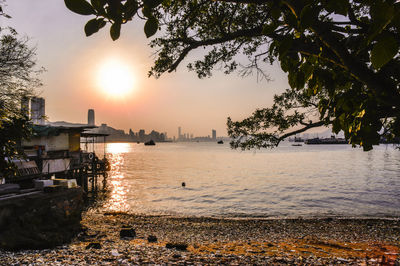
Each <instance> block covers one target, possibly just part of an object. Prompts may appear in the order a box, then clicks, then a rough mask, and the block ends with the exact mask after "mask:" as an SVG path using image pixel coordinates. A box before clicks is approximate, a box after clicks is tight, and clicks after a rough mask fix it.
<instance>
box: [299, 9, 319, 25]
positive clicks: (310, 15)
mask: <svg viewBox="0 0 400 266" xmlns="http://www.w3.org/2000/svg"><path fill="white" fill-rule="evenodd" d="M315 21H317V19H316V10H315V9H314V8H312V7H311V6H310V5H307V6H306V7H304V8H303V10H301V13H300V25H301V27H302V28H303V29H306V28H308V27H310V26H312V25H313V23H314V22H315Z"/></svg>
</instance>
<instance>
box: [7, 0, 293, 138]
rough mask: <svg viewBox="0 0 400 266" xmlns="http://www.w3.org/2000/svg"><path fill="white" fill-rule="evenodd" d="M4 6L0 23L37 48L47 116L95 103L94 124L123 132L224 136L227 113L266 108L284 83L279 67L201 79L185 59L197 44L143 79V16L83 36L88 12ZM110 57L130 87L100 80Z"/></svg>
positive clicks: (21, 1)
mask: <svg viewBox="0 0 400 266" xmlns="http://www.w3.org/2000/svg"><path fill="white" fill-rule="evenodd" d="M4 11H5V12H6V13H7V14H9V15H11V17H12V18H11V19H5V18H2V19H1V25H2V26H5V25H9V26H12V27H13V28H15V29H16V30H17V32H18V33H19V34H20V35H26V36H28V37H30V38H31V41H30V44H31V45H33V46H35V45H36V47H37V58H38V65H39V66H43V67H44V68H46V70H47V71H46V72H45V73H44V74H42V76H41V77H42V81H43V83H44V86H43V87H41V88H39V92H41V96H42V97H44V98H45V99H46V115H47V116H48V118H49V120H50V121H68V122H78V123H79V122H80V123H86V121H87V110H88V109H94V110H95V112H96V124H97V125H100V124H101V123H106V124H108V125H109V126H112V127H114V128H119V129H124V130H125V131H127V130H129V129H130V128H131V129H132V130H133V131H138V130H139V129H145V130H146V132H148V131H150V130H152V129H154V130H157V131H160V132H167V133H168V136H169V137H173V136H176V135H177V128H178V126H181V127H182V130H183V131H184V132H188V133H192V134H194V135H195V136H206V135H209V134H210V133H211V129H216V130H217V135H218V136H225V135H226V118H227V117H228V116H230V117H232V119H234V120H238V119H242V118H245V117H247V116H248V115H250V114H251V113H252V112H253V111H254V110H255V109H256V108H260V107H266V106H270V105H271V104H272V101H273V95H274V94H277V93H280V92H282V91H283V90H284V89H286V88H288V87H289V85H288V82H287V77H286V74H285V73H283V72H282V71H281V70H280V68H279V66H276V65H273V66H269V67H268V68H267V69H266V72H267V73H268V74H269V75H270V77H271V78H272V79H273V81H270V82H266V81H265V80H262V81H257V77H256V75H253V76H249V77H246V78H242V77H240V76H239V75H238V74H237V73H235V74H231V75H224V74H223V73H222V72H220V71H218V70H215V71H214V72H213V76H212V77H211V78H206V79H198V78H197V76H196V74H195V73H194V72H189V71H188V70H187V68H186V64H187V63H188V62H189V61H191V59H192V60H193V59H194V58H195V57H199V56H201V55H202V53H201V49H199V51H196V53H194V54H193V55H192V57H189V58H188V59H187V60H185V61H184V62H183V64H181V66H180V67H179V68H178V70H177V71H176V72H174V73H169V74H168V73H167V74H164V75H163V76H162V77H161V78H159V79H155V78H148V77H147V72H148V70H149V69H150V67H151V66H152V63H153V62H152V59H153V58H152V53H154V51H153V50H152V49H151V48H150V47H148V45H147V44H148V43H149V40H148V39H146V37H145V34H144V33H143V24H142V23H140V22H139V23H138V22H137V21H135V22H133V23H129V24H126V25H123V27H122V31H121V37H120V39H119V40H117V41H115V42H113V41H112V40H111V38H110V37H109V35H108V30H102V31H100V32H99V33H96V34H94V35H92V36H91V37H86V36H85V34H84V30H83V28H84V25H85V23H86V22H87V19H88V17H86V16H80V15H77V14H74V13H72V12H70V11H69V10H68V9H67V8H66V7H65V5H64V1H62V0H57V1H54V0H41V1H32V0H13V1H10V0H8V1H7V2H6V6H5V7H4ZM106 27H107V28H108V27H109V25H107V26H106ZM110 61H114V62H117V63H116V65H120V66H122V67H123V68H125V70H126V71H128V72H124V73H132V77H131V78H132V83H133V88H132V90H130V91H129V92H127V93H125V94H121V95H120V97H117V96H118V95H113V93H110V92H109V91H107V90H104V88H101V86H99V79H100V77H101V76H104V75H103V74H99V73H102V72H101V71H100V69H101V67H102V66H104V65H105V64H107V62H110ZM246 62H247V61H246V59H245V58H243V63H246ZM114 68H116V67H115V65H114V67H111V69H114ZM109 69H110V68H109ZM125 70H124V71H125ZM107 72H109V70H106V72H103V73H107ZM101 82H103V83H105V82H107V81H104V80H103V81H100V83H101Z"/></svg>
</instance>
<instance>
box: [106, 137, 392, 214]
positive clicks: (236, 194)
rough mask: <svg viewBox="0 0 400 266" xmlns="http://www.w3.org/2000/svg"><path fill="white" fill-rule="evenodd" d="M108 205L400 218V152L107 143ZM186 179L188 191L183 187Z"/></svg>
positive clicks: (150, 210)
mask: <svg viewBox="0 0 400 266" xmlns="http://www.w3.org/2000/svg"><path fill="white" fill-rule="evenodd" d="M106 151H107V153H108V156H109V159H110V160H111V163H112V171H111V173H110V177H109V188H110V189H111V196H110V199H109V200H108V201H107V202H106V203H105V205H104V207H105V208H107V209H111V210H123V211H130V212H133V213H144V214H172V215H195V216H260V217H269V216H310V215H312V216H325V215H344V216H400V177H399V176H400V151H399V150H396V149H394V148H393V147H392V146H385V145H381V146H379V147H376V148H375V149H374V150H373V151H370V152H363V151H362V150H361V149H353V148H351V146H350V145H316V146H313V145H311V146H307V145H303V146H302V147H293V146H291V145H290V143H287V142H286V143H283V145H282V146H281V147H279V148H276V149H273V150H262V151H257V152H254V151H247V152H242V151H235V150H231V149H230V148H229V145H228V144H224V145H217V144H215V143H158V144H157V145H156V146H144V145H143V144H136V143H130V144H128V143H113V144H107V146H106ZM182 182H185V183H186V187H182V186H181V183H182Z"/></svg>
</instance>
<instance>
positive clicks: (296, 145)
mask: <svg viewBox="0 0 400 266" xmlns="http://www.w3.org/2000/svg"><path fill="white" fill-rule="evenodd" d="M292 146H303V144H292Z"/></svg>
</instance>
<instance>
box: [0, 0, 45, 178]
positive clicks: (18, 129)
mask: <svg viewBox="0 0 400 266" xmlns="http://www.w3.org/2000/svg"><path fill="white" fill-rule="evenodd" d="M0 4H1V2H0ZM0 15H2V16H5V17H9V16H8V15H6V14H4V13H3V11H2V9H1V6H0ZM41 72H42V69H37V68H36V55H35V49H34V48H30V47H29V45H28V38H26V37H25V38H24V37H22V38H21V37H19V36H18V34H17V32H16V31H15V30H14V29H13V28H10V27H6V28H0V176H2V177H13V176H15V175H16V168H15V165H14V163H13V160H14V159H16V158H21V157H23V151H21V150H20V149H19V144H20V143H21V141H22V140H23V139H29V137H30V135H31V129H30V126H29V123H30V121H29V119H28V117H27V116H26V114H25V113H24V112H22V111H21V100H22V99H23V98H24V97H31V96H33V95H34V88H36V87H38V86H40V85H41V83H40V80H39V79H38V76H37V75H38V74H40V73H41Z"/></svg>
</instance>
